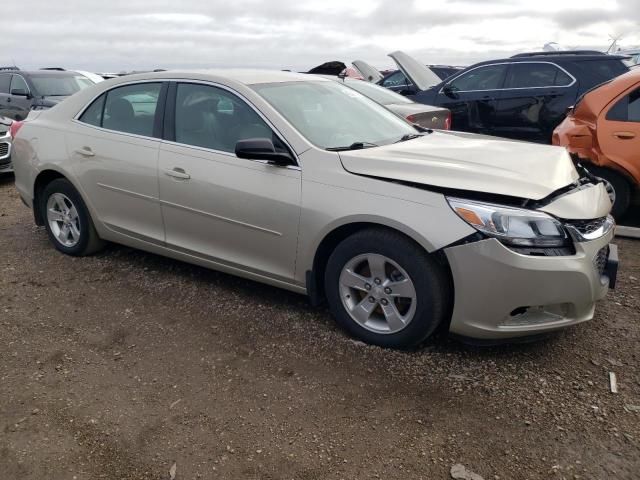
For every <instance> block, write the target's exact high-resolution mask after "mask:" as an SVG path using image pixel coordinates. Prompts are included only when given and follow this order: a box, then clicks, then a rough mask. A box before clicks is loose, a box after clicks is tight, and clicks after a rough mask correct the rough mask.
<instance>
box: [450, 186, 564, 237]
mask: <svg viewBox="0 0 640 480" xmlns="http://www.w3.org/2000/svg"><path fill="white" fill-rule="evenodd" d="M447 201H448V202H449V205H450V206H451V208H453V211H454V212H456V213H457V214H458V216H459V217H460V218H462V219H463V220H464V221H465V222H467V223H468V224H469V225H471V226H472V227H474V228H476V229H477V230H479V231H480V232H482V233H484V234H486V235H489V236H491V237H495V238H497V239H499V240H500V241H501V242H503V243H505V244H508V245H513V246H515V247H564V246H566V245H568V244H569V243H570V239H569V236H568V235H567V232H566V230H565V229H564V227H563V226H562V224H561V223H560V222H559V221H558V220H556V219H555V218H553V217H551V216H549V215H547V214H546V213H542V212H536V211H534V210H526V209H522V208H514V207H505V206H502V205H494V204H491V203H481V202H475V201H472V200H463V199H460V198H449V197H448V198H447Z"/></svg>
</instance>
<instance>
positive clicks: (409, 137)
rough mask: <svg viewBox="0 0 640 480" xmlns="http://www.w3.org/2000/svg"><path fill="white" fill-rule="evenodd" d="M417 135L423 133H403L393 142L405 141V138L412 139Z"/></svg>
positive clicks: (422, 134)
mask: <svg viewBox="0 0 640 480" xmlns="http://www.w3.org/2000/svg"><path fill="white" fill-rule="evenodd" d="M418 137H424V133H407V134H406V135H403V136H402V137H401V138H400V140H398V141H397V142H394V143H400V142H406V141H407V140H413V139H414V138H418Z"/></svg>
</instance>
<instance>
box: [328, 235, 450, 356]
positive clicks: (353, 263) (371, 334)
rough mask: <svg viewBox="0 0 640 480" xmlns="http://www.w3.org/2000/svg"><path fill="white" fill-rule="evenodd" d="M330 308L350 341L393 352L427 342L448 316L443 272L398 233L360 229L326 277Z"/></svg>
mask: <svg viewBox="0 0 640 480" xmlns="http://www.w3.org/2000/svg"><path fill="white" fill-rule="evenodd" d="M325 292H326V294H327V300H328V303H329V308H330V310H331V312H332V314H333V316H334V317H335V318H336V320H337V322H338V324H339V325H340V326H341V327H343V328H344V329H345V330H346V331H347V332H349V333H350V334H351V335H352V336H354V337H356V338H358V339H360V340H363V341H365V342H367V343H371V344H374V345H379V346H381V347H389V348H410V347H413V346H416V345H418V344H420V343H421V342H423V341H424V340H425V339H426V338H427V337H429V336H430V335H431V334H432V333H433V332H434V331H435V330H436V328H437V327H438V325H440V324H441V323H442V322H443V321H444V320H445V317H446V315H447V313H448V311H449V308H448V307H449V300H450V298H451V292H450V282H449V281H448V278H447V275H446V273H445V270H444V268H443V267H442V266H441V265H440V264H439V263H438V262H437V261H436V260H435V259H434V258H433V257H432V256H430V255H428V254H427V252H425V251H424V249H422V248H421V247H420V246H419V245H417V244H415V243H414V242H412V241H411V240H409V239H408V238H406V237H405V236H403V235H401V234H400V233H397V232H393V231H388V230H382V229H368V230H362V231H360V232H358V233H355V234H354V235H352V236H350V237H348V238H346V239H345V240H343V241H342V242H341V243H340V244H339V245H338V246H337V247H336V249H335V250H334V251H333V253H332V254H331V256H330V257H329V261H328V263H327V269H326V272H325Z"/></svg>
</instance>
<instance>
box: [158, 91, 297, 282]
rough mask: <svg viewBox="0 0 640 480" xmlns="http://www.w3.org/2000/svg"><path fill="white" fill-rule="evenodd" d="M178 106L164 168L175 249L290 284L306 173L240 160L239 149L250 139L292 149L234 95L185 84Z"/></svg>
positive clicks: (169, 236) (169, 234) (163, 152)
mask: <svg viewBox="0 0 640 480" xmlns="http://www.w3.org/2000/svg"><path fill="white" fill-rule="evenodd" d="M174 89H175V90H174ZM173 98H175V100H174V101H175V103H174V105H175V108H172V107H171V106H168V108H167V111H168V112H169V113H168V115H169V116H168V118H167V119H166V121H165V127H166V130H165V138H166V139H167V141H165V142H163V143H162V145H161V147H160V160H159V184H160V200H161V204H162V214H163V218H164V223H165V227H166V242H167V246H168V247H169V248H174V249H176V250H178V251H181V252H183V253H187V254H191V255H194V256H197V257H200V258H204V259H207V260H210V261H213V262H216V263H218V264H221V265H224V266H227V267H229V268H232V269H239V270H243V271H248V272H252V273H254V274H267V275H269V276H272V277H273V276H277V277H280V278H281V279H282V280H284V281H290V280H291V279H293V277H294V269H295V257H296V248H297V241H298V222H299V218H300V189H301V171H300V169H299V168H298V167H278V166H274V165H270V164H267V163H263V162H258V161H252V160H245V159H241V158H238V157H236V155H235V153H234V152H235V145H236V142H237V141H238V140H241V139H249V138H269V139H271V140H272V141H273V142H274V145H275V146H276V148H279V149H283V150H284V149H287V147H286V146H285V145H284V143H283V142H282V141H281V140H280V139H279V137H278V136H277V135H276V134H275V133H274V130H273V129H272V128H271V127H270V126H269V125H268V124H267V122H266V121H265V120H264V119H263V118H262V117H261V116H260V115H259V114H258V113H256V111H255V110H254V109H253V108H252V107H251V106H249V105H248V104H247V103H246V102H245V101H244V100H242V99H240V98H239V97H238V96H236V95H235V94H233V93H232V92H230V91H229V90H226V89H224V88H222V87H215V86H212V85H204V84H196V83H178V84H175V86H172V89H171V90H170V95H169V99H170V100H169V102H172V99H173ZM174 110H175V113H174V114H173V113H172V112H173V111H174Z"/></svg>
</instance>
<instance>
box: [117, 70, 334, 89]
mask: <svg viewBox="0 0 640 480" xmlns="http://www.w3.org/2000/svg"><path fill="white" fill-rule="evenodd" d="M164 79H188V80H203V81H221V80H228V81H233V82H236V83H240V84H244V85H255V84H259V83H281V82H296V81H297V82H302V81H306V82H308V81H311V80H314V81H320V82H324V81H328V80H325V79H323V78H318V77H317V76H314V77H311V76H310V75H308V74H306V73H295V72H285V71H279V70H260V69H200V70H166V71H162V72H145V73H136V74H132V75H124V76H122V77H117V78H113V79H109V80H108V81H107V82H109V83H108V84H110V85H115V84H118V83H128V82H133V81H137V80H164Z"/></svg>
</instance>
